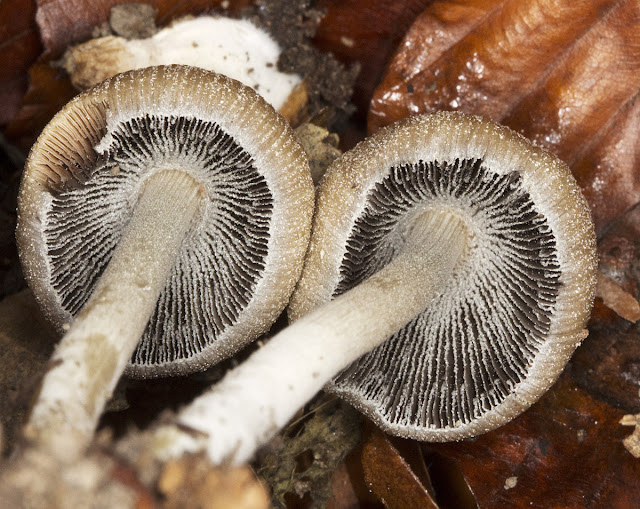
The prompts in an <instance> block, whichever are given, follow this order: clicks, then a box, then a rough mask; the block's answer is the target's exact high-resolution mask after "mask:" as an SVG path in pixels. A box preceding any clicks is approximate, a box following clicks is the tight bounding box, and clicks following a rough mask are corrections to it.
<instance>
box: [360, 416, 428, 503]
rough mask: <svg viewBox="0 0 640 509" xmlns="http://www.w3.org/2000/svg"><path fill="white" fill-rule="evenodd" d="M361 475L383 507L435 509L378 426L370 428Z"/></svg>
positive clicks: (422, 487) (417, 480) (423, 488)
mask: <svg viewBox="0 0 640 509" xmlns="http://www.w3.org/2000/svg"><path fill="white" fill-rule="evenodd" d="M361 460H362V468H363V471H364V478H365V481H366V482H367V484H368V485H369V489H370V490H371V491H372V492H373V493H374V494H375V495H376V496H377V497H378V498H379V499H380V500H381V501H382V502H383V503H384V505H385V506H386V507H404V508H407V509H410V508H416V509H429V508H432V509H437V508H438V505H437V504H436V502H435V500H434V499H433V498H432V496H431V495H430V494H429V492H428V491H427V489H426V488H425V487H424V486H423V485H422V483H421V482H420V480H419V479H418V476H417V475H416V474H415V473H414V472H413V470H412V469H411V467H410V466H409V464H408V463H407V462H406V461H405V460H404V458H403V457H402V456H401V455H400V453H399V452H398V450H397V449H396V448H395V447H394V446H393V445H392V444H391V442H390V441H389V439H388V438H387V437H386V436H385V435H384V434H383V433H382V432H381V431H379V430H378V429H376V428H373V427H371V428H370V430H369V433H367V436H366V437H365V439H364V441H363V445H362V451H361Z"/></svg>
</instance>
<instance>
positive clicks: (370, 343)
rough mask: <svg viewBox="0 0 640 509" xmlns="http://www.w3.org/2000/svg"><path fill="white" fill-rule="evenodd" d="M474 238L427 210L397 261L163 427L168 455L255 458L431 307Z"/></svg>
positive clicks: (159, 439)
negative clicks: (323, 393) (345, 373)
mask: <svg viewBox="0 0 640 509" xmlns="http://www.w3.org/2000/svg"><path fill="white" fill-rule="evenodd" d="M467 235H468V233H467V228H466V226H465V225H464V223H463V222H462V220H461V219H459V218H458V217H457V216H455V215H453V214H451V213H449V212H434V211H429V212H425V213H423V215H422V216H420V217H419V218H417V220H416V222H415V224H414V227H413V229H412V232H411V233H410V235H409V238H408V240H407V242H406V244H405V246H404V248H403V249H402V251H401V253H400V254H399V255H398V256H397V257H396V258H395V259H394V260H393V261H392V262H391V263H389V264H388V265H387V266H386V267H384V268H383V269H382V270H380V271H379V272H377V273H376V274H374V275H373V276H371V277H370V278H369V279H367V280H366V281H364V282H363V283H361V284H360V285H358V286H356V287H354V288H353V289H351V290H349V291H348V292H346V293H344V294H343V295H341V296H339V297H338V298H336V299H335V300H333V301H331V302H330V303H328V304H326V305H324V306H321V307H320V308H318V309H316V310H315V311H313V312H311V313H310V314H308V315H306V316H305V317H303V318H301V319H300V320H298V321H297V322H295V323H293V324H292V325H290V326H289V327H287V328H286V329H284V330H283V331H282V332H280V333H279V334H278V335H276V336H275V337H274V338H273V339H271V341H269V343H267V344H266V345H265V346H264V347H263V348H261V349H259V350H257V351H256V352H255V353H254V354H253V355H252V356H251V357H249V359H248V360H246V361H245V362H244V363H242V364H240V365H239V366H238V367H237V368H235V369H234V370H232V371H231V372H229V373H228V374H227V375H226V376H225V378H224V379H223V380H222V381H221V382H220V383H219V384H217V385H216V386H215V387H213V388H212V389H211V390H209V391H208V392H207V393H205V394H203V395H202V396H200V397H199V398H197V399H196V400H195V401H194V402H193V403H192V404H190V405H189V406H187V407H186V408H185V409H183V410H182V411H181V412H180V413H179V415H178V417H177V422H176V424H172V425H165V426H163V427H161V428H159V429H158V430H157V431H156V434H155V436H154V448H155V453H156V455H157V456H158V458H159V459H161V460H166V459H168V458H170V457H176V456H180V455H182V454H184V453H185V452H198V451H202V450H205V451H207V453H208V455H209V457H210V459H211V461H212V462H213V463H214V464H219V463H223V462H231V463H242V462H244V461H246V460H248V459H250V458H251V456H252V455H253V454H254V452H255V450H256V449H257V448H258V447H260V445H262V444H264V442H266V441H267V440H268V439H269V438H270V437H271V436H273V435H274V434H275V433H276V432H277V431H278V430H279V429H281V428H282V427H283V426H284V425H285V424H286V423H287V422H288V421H289V420H290V419H291V417H292V416H293V415H294V414H295V412H296V411H297V410H298V409H300V408H301V407H302V406H303V405H304V404H305V403H306V402H307V401H308V400H309V399H311V398H312V397H313V396H314V395H315V394H316V393H317V392H318V391H319V390H320V389H322V387H323V386H324V385H325V384H326V383H327V382H328V381H329V380H330V379H331V378H332V377H334V376H335V375H336V374H337V373H339V372H340V371H341V370H342V369H344V368H345V367H346V366H348V365H349V364H351V363H352V362H353V361H355V360H356V359H358V358H359V357H360V356H362V355H363V354H365V353H366V352H368V351H370V350H371V349H373V348H374V347H376V346H378V345H379V344H380V343H382V342H383V341H384V340H385V339H387V338H388V337H390V336H391V335H392V334H394V333H395V332H396V331H398V330H399V329H400V328H401V327H402V326H404V325H405V324H407V323H408V322H409V321H410V320H412V319H413V318H414V317H415V316H416V315H417V314H419V313H420V312H422V311H423V310H424V309H425V308H426V307H427V305H428V304H429V302H430V301H431V300H432V299H433V298H434V297H436V296H437V295H438V293H439V289H440V288H442V287H443V286H444V285H445V284H446V281H447V279H448V278H449V277H450V275H451V274H452V271H453V269H454V267H455V265H456V263H457V262H458V260H459V258H460V257H461V255H462V253H463V252H464V250H465V248H466V246H467V245H468V240H467Z"/></svg>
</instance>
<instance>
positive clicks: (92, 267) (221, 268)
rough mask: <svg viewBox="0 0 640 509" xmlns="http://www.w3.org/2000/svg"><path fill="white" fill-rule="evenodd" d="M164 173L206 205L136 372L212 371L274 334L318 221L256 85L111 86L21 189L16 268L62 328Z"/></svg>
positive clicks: (38, 155)
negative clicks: (178, 176)
mask: <svg viewBox="0 0 640 509" xmlns="http://www.w3.org/2000/svg"><path fill="white" fill-rule="evenodd" d="M165 169H172V170H182V171H184V172H187V173H188V174H189V175H191V176H192V177H193V178H194V179H195V180H196V182H198V183H199V184H200V185H201V186H202V191H203V195H204V197H205V199H204V200H203V205H202V206H201V207H200V209H201V210H200V212H199V215H198V217H197V218H196V221H195V224H194V226H193V227H192V229H191V231H190V232H189V233H188V234H187V237H186V238H185V239H184V241H183V243H182V246H181V249H180V251H179V253H177V255H176V263H175V266H174V268H173V270H172V272H171V274H170V275H169V278H168V280H167V283H166V286H165V288H164V290H163V291H162V293H161V295H160V298H159V300H158V304H157V307H156V309H155V311H154V313H153V314H152V317H151V319H150V321H149V323H148V325H147V328H146V330H145V333H144V335H143V337H142V339H141V340H140V343H139V345H138V347H137V349H136V351H135V353H134V355H133V358H132V360H131V362H130V364H129V366H128V368H127V373H128V374H130V375H133V376H139V377H146V376H159V375H167V374H184V373H186V372H189V371H196V370H201V369H205V368H207V367H208V366H210V365H211V364H213V363H215V362H217V361H219V360H221V359H223V358H225V357H227V356H229V355H231V354H233V353H234V352H236V351H237V350H238V349H240V348H241V347H242V346H244V345H245V344H247V343H248V342H250V341H252V340H254V339H255V338H256V337H257V336H259V335H260V334H262V333H263V332H265V331H266V330H268V329H269V327H270V326H271V324H272V323H273V321H274V320H275V319H276V318H277V316H278V315H279V314H280V313H281V311H282V310H283V309H284V307H285V306H286V303H287V302H288V299H289V296H290V294H291V292H292V291H293V288H294V285H295V282H296V281H297V279H298V277H299V274H300V271H301V268H302V260H303V258H304V252H305V250H306V247H307V244H308V237H309V231H310V223H311V215H312V211H313V195H314V190H313V184H312V181H311V177H310V172H309V167H308V162H307V158H306V155H305V153H304V151H303V149H302V148H301V146H300V145H299V143H298V142H297V141H296V139H295V137H294V135H293V131H292V129H291V128H290V126H289V125H288V124H287V122H286V121H285V120H284V119H283V118H282V117H281V116H280V115H279V114H278V113H276V112H275V110H274V109H273V108H272V107H271V106H270V105H269V104H268V103H266V102H265V101H264V100H263V99H262V98H261V97H260V96H259V95H258V94H257V93H256V92H255V91H254V90H253V89H251V88H249V87H246V86H244V85H242V84H241V83H239V82H237V81H235V80H232V79H230V78H227V77H225V76H223V75H220V74H216V73H214V72H211V71H205V70H202V69H197V68H192V67H187V66H166V67H165V66H160V67H150V68H146V69H141V70H135V71H131V72H127V73H124V74H121V75H118V76H115V77H113V78H110V79H108V80H106V81H104V82H102V83H101V84H99V85H97V86H95V87H94V88H92V89H90V90H88V91H86V92H84V93H82V94H81V95H79V96H78V97H76V98H75V99H73V100H72V101H71V102H70V103H68V104H67V105H66V106H65V107H64V108H63V109H62V110H61V111H60V112H59V113H58V114H57V115H56V116H55V117H54V118H53V119H52V120H51V122H50V123H49V124H48V125H47V127H46V128H45V129H44V131H43V132H42V134H41V135H40V137H39V138H38V140H37V141H36V143H35V144H34V146H33V148H32V150H31V152H30V155H29V158H28V160H27V164H26V167H25V171H24V175H23V180H22V183H21V187H20V192H19V197H18V228H17V233H16V235H17V242H18V249H19V254H20V259H21V262H22V266H23V268H24V272H25V276H26V278H27V281H28V283H29V286H30V287H31V288H32V290H33V292H34V294H35V296H36V298H37V300H38V301H39V303H40V305H41V306H42V308H43V310H44V312H45V314H46V316H47V317H48V318H49V319H50V320H51V321H52V322H53V324H54V325H55V326H56V327H57V328H58V330H59V331H62V330H63V329H64V328H65V324H68V323H69V322H70V321H71V320H72V317H73V315H75V314H76V313H77V312H78V311H79V310H80V309H81V308H82V306H83V304H84V302H86V300H87V298H88V297H89V295H90V294H91V292H92V290H93V287H94V286H95V284H96V282H97V280H98V278H99V276H100V275H101V273H102V272H103V270H104V268H105V267H106V265H107V263H108V261H109V259H110V257H111V254H112V252H113V249H114V247H115V245H116V244H117V242H118V240H119V238H120V236H121V235H122V231H123V229H124V227H125V226H126V225H127V223H128V220H129V218H130V217H131V214H132V210H133V207H134V205H135V203H136V200H137V197H138V196H139V193H140V191H141V189H142V188H143V185H144V182H145V180H146V179H147V178H148V177H149V176H150V175H152V174H154V173H155V172H157V171H162V170H165ZM123 298H126V296H124V297H123ZM114 319H115V318H114Z"/></svg>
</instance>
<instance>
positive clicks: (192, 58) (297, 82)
mask: <svg viewBox="0 0 640 509" xmlns="http://www.w3.org/2000/svg"><path fill="white" fill-rule="evenodd" d="M281 53H282V49H281V48H280V46H279V45H278V43H277V42H276V41H275V40H274V39H273V37H272V36H271V35H269V33H268V32H266V31H265V30H263V29H262V28H259V27H257V26H256V25H255V24H254V23H252V22H251V21H249V20H247V19H233V18H229V17H226V16H200V17H196V18H193V17H187V18H183V19H179V20H176V21H175V22H174V23H172V24H171V25H170V26H168V27H166V28H163V29H162V30H160V31H158V32H157V33H156V34H154V35H153V36H151V37H148V38H146V39H131V40H127V39H125V38H124V37H118V36H114V35H109V36H106V37H99V38H97V39H91V40H90V41H88V42H85V43H82V44H79V45H78V46H73V47H71V48H70V49H68V50H67V52H66V53H65V55H64V57H63V59H62V62H61V63H62V65H63V66H64V68H65V69H66V70H67V72H68V73H69V75H70V77H71V81H72V83H73V84H74V85H75V86H76V87H77V88H79V89H81V90H82V89H85V88H87V87H89V86H91V85H95V84H96V83H98V82H100V81H103V80H104V79H106V78H108V77H110V76H113V75H115V74H118V73H122V72H124V71H129V70H131V69H138V68H142V67H148V66H152V65H168V64H183V65H191V66H197V67H202V68H203V69H208V70H211V71H216V72H218V73H221V74H224V75H226V76H229V77H230V78H233V79H236V80H238V81H240V82H242V83H244V84H245V85H247V86H250V87H252V88H255V89H256V90H257V91H258V93H260V94H261V95H262V96H263V97H264V98H265V99H266V100H267V101H268V102H269V103H271V105H273V107H274V108H275V109H277V110H282V109H284V108H286V105H287V103H288V101H290V100H292V94H293V93H294V91H295V90H296V89H297V88H298V87H300V86H303V84H302V78H301V77H300V76H298V75H297V74H292V73H284V72H281V71H279V70H278V68H277V65H276V64H277V62H278V58H279V57H280V54H281Z"/></svg>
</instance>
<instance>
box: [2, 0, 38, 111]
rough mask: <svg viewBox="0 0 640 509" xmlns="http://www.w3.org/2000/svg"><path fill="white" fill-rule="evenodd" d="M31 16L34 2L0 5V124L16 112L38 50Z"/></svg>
mask: <svg viewBox="0 0 640 509" xmlns="http://www.w3.org/2000/svg"><path fill="white" fill-rule="evenodd" d="M35 13H36V3H35V0H24V1H22V2H0V69H2V73H1V76H0V124H6V123H7V122H8V121H9V120H11V118H12V117H13V115H15V113H16V111H18V108H19V106H20V100H21V98H22V96H23V94H24V92H25V91H26V89H27V69H29V66H30V65H31V64H32V63H33V62H35V60H36V59H37V58H38V55H39V54H40V52H41V51H42V45H41V44H40V38H39V37H38V28H37V26H36V23H35Z"/></svg>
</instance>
